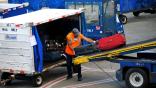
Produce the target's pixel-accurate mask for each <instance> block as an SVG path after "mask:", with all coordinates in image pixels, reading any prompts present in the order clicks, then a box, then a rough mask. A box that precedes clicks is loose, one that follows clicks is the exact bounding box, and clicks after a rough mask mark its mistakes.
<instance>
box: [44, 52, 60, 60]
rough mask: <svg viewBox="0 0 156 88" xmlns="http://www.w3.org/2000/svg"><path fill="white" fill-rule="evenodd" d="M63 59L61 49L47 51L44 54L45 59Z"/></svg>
mask: <svg viewBox="0 0 156 88" xmlns="http://www.w3.org/2000/svg"><path fill="white" fill-rule="evenodd" d="M61 59H62V56H61V52H59V51H51V52H47V53H46V54H45V56H44V61H58V60H61Z"/></svg>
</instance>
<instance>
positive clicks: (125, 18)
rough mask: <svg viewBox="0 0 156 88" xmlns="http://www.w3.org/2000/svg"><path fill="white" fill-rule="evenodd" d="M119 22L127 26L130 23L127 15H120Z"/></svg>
mask: <svg viewBox="0 0 156 88" xmlns="http://www.w3.org/2000/svg"><path fill="white" fill-rule="evenodd" d="M119 20H120V22H121V23H122V24H126V23H127V22H128V18H127V16H125V15H119Z"/></svg>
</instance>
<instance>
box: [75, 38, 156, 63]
mask: <svg viewBox="0 0 156 88" xmlns="http://www.w3.org/2000/svg"><path fill="white" fill-rule="evenodd" d="M152 48H156V38H154V39H150V40H146V41H141V42H137V43H133V44H128V45H126V46H124V47H122V48H118V49H113V50H109V51H101V52H99V53H94V54H90V55H83V56H78V57H77V58H75V59H74V64H82V63H87V62H89V61H90V60H92V59H97V58H103V57H115V56H119V55H125V54H130V53H134V52H138V51H143V50H148V49H152Z"/></svg>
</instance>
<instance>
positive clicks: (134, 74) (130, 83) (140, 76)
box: [125, 68, 148, 88]
mask: <svg viewBox="0 0 156 88" xmlns="http://www.w3.org/2000/svg"><path fill="white" fill-rule="evenodd" d="M125 81H126V85H127V87H128V88H148V77H147V73H146V72H145V71H144V70H142V69H139V68H131V69H129V70H128V71H127V72H126V77H125Z"/></svg>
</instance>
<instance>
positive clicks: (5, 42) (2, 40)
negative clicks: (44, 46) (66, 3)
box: [0, 9, 82, 86]
mask: <svg viewBox="0 0 156 88" xmlns="http://www.w3.org/2000/svg"><path fill="white" fill-rule="evenodd" d="M81 13H82V11H81V10H69V9H42V10H39V11H35V12H31V13H27V14H23V15H18V16H14V17H10V18H5V19H0V63H1V64H0V71H1V72H3V74H2V77H1V78H2V80H6V79H7V78H9V77H10V76H11V75H15V76H16V75H17V76H19V77H20V76H27V75H31V76H33V77H32V78H33V79H32V80H33V83H34V85H35V86H40V85H41V84H42V76H41V73H42V72H44V71H46V70H48V69H52V68H53V67H56V66H59V65H62V64H63V63H64V61H57V62H56V63H52V64H51V63H50V64H49V63H48V65H45V63H44V65H45V66H43V69H42V70H41V71H38V70H37V69H35V66H36V65H35V64H37V63H36V62H35V58H34V57H35V56H34V46H36V45H38V43H37V40H36V37H35V36H34V35H33V33H32V30H33V28H32V27H36V26H38V25H42V24H45V23H50V22H51V23H52V22H53V21H55V20H59V19H64V18H65V19H66V18H68V17H71V16H76V17H77V18H78V23H79V24H78V26H81V25H80V24H81V20H80V14H81ZM72 18H73V17H71V18H69V19H70V21H71V19H72ZM57 25H59V24H57ZM54 26H55V25H54ZM66 26H67V25H66ZM49 30H50V28H49ZM51 36H52V35H51ZM41 66H42V65H41ZM4 75H5V76H6V75H7V76H6V77H4ZM40 78H41V79H40ZM37 79H38V80H37ZM9 82H10V81H6V83H9Z"/></svg>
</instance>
